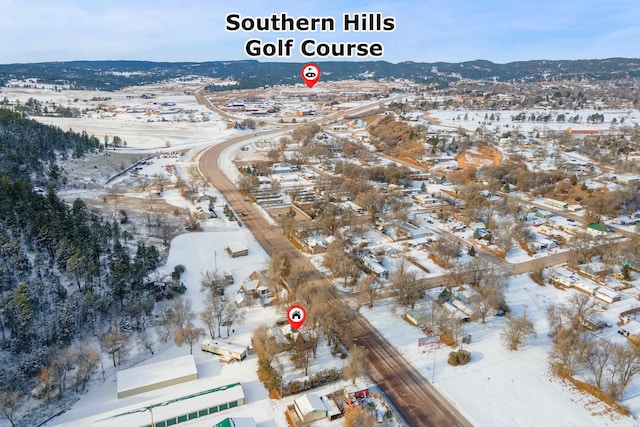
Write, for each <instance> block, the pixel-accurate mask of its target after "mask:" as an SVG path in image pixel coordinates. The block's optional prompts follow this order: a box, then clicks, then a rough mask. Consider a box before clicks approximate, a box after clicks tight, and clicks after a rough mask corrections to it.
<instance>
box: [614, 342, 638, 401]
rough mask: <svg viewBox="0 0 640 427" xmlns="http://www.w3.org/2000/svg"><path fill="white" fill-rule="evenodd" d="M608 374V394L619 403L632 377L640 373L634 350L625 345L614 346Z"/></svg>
mask: <svg viewBox="0 0 640 427" xmlns="http://www.w3.org/2000/svg"><path fill="white" fill-rule="evenodd" d="M609 372H610V374H611V377H610V380H609V392H610V394H611V396H613V397H615V398H616V399H617V400H618V401H620V400H622V395H623V394H624V391H625V390H626V389H627V387H628V386H629V383H630V382H631V380H632V379H633V377H635V376H636V375H638V373H640V357H638V352H637V351H636V349H634V348H632V347H630V346H629V345H626V344H615V345H614V346H613V349H612V351H611V366H610V368H609Z"/></svg>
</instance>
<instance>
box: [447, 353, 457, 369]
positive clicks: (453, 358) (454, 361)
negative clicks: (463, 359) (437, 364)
mask: <svg viewBox="0 0 640 427" xmlns="http://www.w3.org/2000/svg"><path fill="white" fill-rule="evenodd" d="M447 362H449V365H451V366H458V365H459V364H460V363H459V362H458V353H456V352H455V351H452V352H451V353H449V359H448V360H447Z"/></svg>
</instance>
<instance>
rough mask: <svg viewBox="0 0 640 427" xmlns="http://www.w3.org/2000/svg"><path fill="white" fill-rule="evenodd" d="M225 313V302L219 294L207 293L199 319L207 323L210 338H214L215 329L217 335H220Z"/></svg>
mask: <svg viewBox="0 0 640 427" xmlns="http://www.w3.org/2000/svg"><path fill="white" fill-rule="evenodd" d="M224 314H225V303H224V301H222V298H221V297H220V295H212V294H208V295H207V299H206V301H205V304H204V310H203V311H202V313H201V314H200V319H201V320H202V321H203V322H204V323H205V324H206V325H207V328H208V329H209V334H210V336H211V338H215V333H214V332H215V329H217V332H218V336H219V337H221V336H222V332H220V331H221V328H222V323H223V320H222V319H223V317H224Z"/></svg>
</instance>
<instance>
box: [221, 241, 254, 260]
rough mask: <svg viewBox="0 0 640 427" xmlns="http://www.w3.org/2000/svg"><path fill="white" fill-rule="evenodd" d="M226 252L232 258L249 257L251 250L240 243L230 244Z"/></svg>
mask: <svg viewBox="0 0 640 427" xmlns="http://www.w3.org/2000/svg"><path fill="white" fill-rule="evenodd" d="M226 251H227V253H228V254H229V256H230V257H231V258H237V257H239V256H245V255H249V248H247V247H246V246H245V245H244V244H243V243H239V242H234V243H229V245H227V247H226Z"/></svg>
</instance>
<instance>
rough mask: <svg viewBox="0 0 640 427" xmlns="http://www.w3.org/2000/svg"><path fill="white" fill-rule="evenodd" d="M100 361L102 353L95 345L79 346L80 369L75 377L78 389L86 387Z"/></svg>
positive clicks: (81, 389)
mask: <svg viewBox="0 0 640 427" xmlns="http://www.w3.org/2000/svg"><path fill="white" fill-rule="evenodd" d="M99 361H100V355H99V354H98V352H97V351H96V350H95V349H94V348H93V347H91V346H89V345H85V346H80V347H79V348H78V369H77V370H76V373H75V377H74V380H75V381H74V382H75V388H76V391H83V390H84V389H85V388H86V386H87V383H88V382H89V380H90V379H91V377H92V376H93V374H95V373H96V371H97V369H98V362H99Z"/></svg>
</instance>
